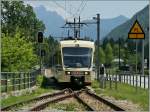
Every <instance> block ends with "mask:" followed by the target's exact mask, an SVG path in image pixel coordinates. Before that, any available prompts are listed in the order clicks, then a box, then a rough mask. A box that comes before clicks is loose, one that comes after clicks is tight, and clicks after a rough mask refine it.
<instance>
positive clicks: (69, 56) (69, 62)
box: [62, 47, 92, 68]
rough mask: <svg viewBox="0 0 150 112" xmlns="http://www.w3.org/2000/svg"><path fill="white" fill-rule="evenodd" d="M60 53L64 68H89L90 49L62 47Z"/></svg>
mask: <svg viewBox="0 0 150 112" xmlns="http://www.w3.org/2000/svg"><path fill="white" fill-rule="evenodd" d="M62 52H63V60H64V66H65V67H66V68H89V67H90V66H91V59H92V49H91V48H85V47H64V48H62Z"/></svg>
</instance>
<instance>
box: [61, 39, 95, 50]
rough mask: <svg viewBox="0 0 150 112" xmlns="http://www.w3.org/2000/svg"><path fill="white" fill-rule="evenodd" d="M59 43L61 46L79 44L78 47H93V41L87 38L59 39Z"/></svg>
mask: <svg viewBox="0 0 150 112" xmlns="http://www.w3.org/2000/svg"><path fill="white" fill-rule="evenodd" d="M60 44H61V46H62V47H74V46H75V45H79V47H90V48H91V47H92V48H93V47H94V42H92V41H87V40H77V39H76V40H61V41H60Z"/></svg>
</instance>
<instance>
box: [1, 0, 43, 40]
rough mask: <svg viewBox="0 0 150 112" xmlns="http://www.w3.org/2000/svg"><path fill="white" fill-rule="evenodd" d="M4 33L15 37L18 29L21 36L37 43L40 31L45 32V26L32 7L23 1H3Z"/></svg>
mask: <svg viewBox="0 0 150 112" xmlns="http://www.w3.org/2000/svg"><path fill="white" fill-rule="evenodd" d="M1 6H2V10H1V13H2V19H1V20H2V33H4V34H5V35H6V34H8V35H9V36H14V35H15V34H16V31H17V29H19V31H20V32H21V36H24V37H25V38H27V39H29V40H31V41H35V40H36V35H37V32H38V31H44V29H45V25H44V24H43V22H42V21H40V20H39V19H37V17H36V14H35V13H34V11H33V8H32V6H30V5H28V4H27V5H25V4H24V2H23V1H2V4H1Z"/></svg>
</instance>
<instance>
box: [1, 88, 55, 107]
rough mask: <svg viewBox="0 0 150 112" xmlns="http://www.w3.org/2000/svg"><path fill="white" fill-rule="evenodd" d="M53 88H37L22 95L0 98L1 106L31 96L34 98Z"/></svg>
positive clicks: (28, 98) (25, 99)
mask: <svg viewBox="0 0 150 112" xmlns="http://www.w3.org/2000/svg"><path fill="white" fill-rule="evenodd" d="M52 91H53V90H52V89H51V88H38V89H36V90H35V91H33V92H32V93H29V92H27V93H26V94H24V95H21V96H9V97H8V98H7V99H2V100H1V107H2V108H3V107H5V106H9V105H12V104H15V103H18V102H22V101H27V100H30V99H32V98H35V97H37V96H39V95H41V94H44V93H48V92H52Z"/></svg>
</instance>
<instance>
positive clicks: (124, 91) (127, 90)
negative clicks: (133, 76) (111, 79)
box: [92, 81, 149, 111]
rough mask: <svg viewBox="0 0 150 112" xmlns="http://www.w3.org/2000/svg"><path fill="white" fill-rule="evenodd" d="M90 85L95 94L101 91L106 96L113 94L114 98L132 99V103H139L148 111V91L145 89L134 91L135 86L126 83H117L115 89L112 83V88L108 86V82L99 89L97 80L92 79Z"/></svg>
mask: <svg viewBox="0 0 150 112" xmlns="http://www.w3.org/2000/svg"><path fill="white" fill-rule="evenodd" d="M92 87H93V88H94V90H95V91H96V93H97V94H100V93H101V94H105V95H108V96H113V97H114V98H115V99H121V100H129V101H132V102H133V103H136V104H139V105H140V107H141V108H142V109H143V110H144V111H148V109H149V108H148V107H149V91H148V90H146V89H142V88H138V89H137V92H136V89H135V87H133V86H130V85H128V84H122V83H118V88H117V90H115V86H114V85H113V86H112V87H113V89H110V88H109V83H108V82H107V88H106V89H100V88H99V87H100V85H99V83H98V81H93V83H92Z"/></svg>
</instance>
